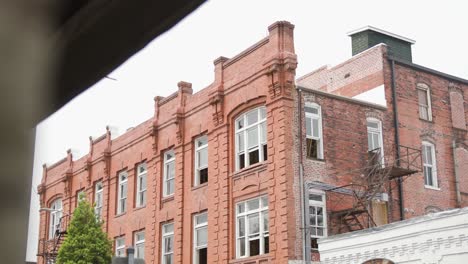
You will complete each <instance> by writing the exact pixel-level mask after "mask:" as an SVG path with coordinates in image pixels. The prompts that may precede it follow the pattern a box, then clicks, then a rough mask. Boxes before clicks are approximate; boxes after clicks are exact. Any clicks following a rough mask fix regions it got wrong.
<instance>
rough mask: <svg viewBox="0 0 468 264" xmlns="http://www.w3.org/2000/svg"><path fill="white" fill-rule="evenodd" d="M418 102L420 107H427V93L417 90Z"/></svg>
mask: <svg viewBox="0 0 468 264" xmlns="http://www.w3.org/2000/svg"><path fill="white" fill-rule="evenodd" d="M418 101H419V104H421V105H427V91H425V90H421V89H418Z"/></svg>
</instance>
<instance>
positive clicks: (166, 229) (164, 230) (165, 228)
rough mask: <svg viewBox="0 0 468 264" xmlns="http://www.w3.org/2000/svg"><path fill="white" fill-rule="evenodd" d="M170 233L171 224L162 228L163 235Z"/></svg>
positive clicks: (172, 228)
mask: <svg viewBox="0 0 468 264" xmlns="http://www.w3.org/2000/svg"><path fill="white" fill-rule="evenodd" d="M172 232H174V225H173V224H167V225H164V227H163V233H164V234H167V233H172Z"/></svg>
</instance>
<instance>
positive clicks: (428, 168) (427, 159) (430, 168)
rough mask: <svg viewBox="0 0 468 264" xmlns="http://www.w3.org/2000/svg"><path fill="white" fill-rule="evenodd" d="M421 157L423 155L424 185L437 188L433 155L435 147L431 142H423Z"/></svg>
mask: <svg viewBox="0 0 468 264" xmlns="http://www.w3.org/2000/svg"><path fill="white" fill-rule="evenodd" d="M422 157H423V173H424V185H426V186H428V187H434V188H437V187H438V184H437V168H436V157H435V148H434V145H433V144H432V143H429V142H423V145H422Z"/></svg>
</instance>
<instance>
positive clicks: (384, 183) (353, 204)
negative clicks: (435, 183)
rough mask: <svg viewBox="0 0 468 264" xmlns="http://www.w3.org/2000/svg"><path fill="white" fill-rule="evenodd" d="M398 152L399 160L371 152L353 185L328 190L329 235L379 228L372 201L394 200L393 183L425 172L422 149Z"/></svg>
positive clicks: (378, 150)
mask: <svg viewBox="0 0 468 264" xmlns="http://www.w3.org/2000/svg"><path fill="white" fill-rule="evenodd" d="M399 149H400V158H399V159H395V158H394V157H395V155H392V154H393V153H390V154H388V155H386V156H385V157H384V156H383V155H382V151H381V149H380V148H378V149H374V150H371V151H369V152H368V156H367V161H366V163H367V165H366V166H365V167H364V168H360V169H359V170H357V171H353V172H352V175H353V176H352V177H350V179H351V180H350V182H348V183H347V184H345V185H342V186H338V187H329V188H326V189H325V191H326V193H327V204H330V205H331V206H329V207H328V208H329V210H328V212H327V213H328V215H329V224H330V226H329V233H330V234H341V233H345V232H351V231H356V230H361V229H364V228H369V227H373V226H376V222H375V221H374V217H373V211H372V210H373V202H375V201H378V200H383V201H386V200H388V199H393V198H392V194H391V184H392V181H393V180H396V179H401V180H405V179H407V177H408V176H410V175H412V174H414V173H417V172H419V171H421V170H422V160H421V151H420V150H419V149H414V148H410V147H406V146H400V148H399ZM348 173H349V172H348ZM388 191H390V195H389V194H388ZM385 208H386V207H385ZM389 213H390V214H391V213H392V212H389Z"/></svg>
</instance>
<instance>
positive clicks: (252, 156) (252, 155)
mask: <svg viewBox="0 0 468 264" xmlns="http://www.w3.org/2000/svg"><path fill="white" fill-rule="evenodd" d="M259 161H260V157H259V154H258V149H256V150H254V151H251V152H249V165H253V164H255V163H258V162H259Z"/></svg>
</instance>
